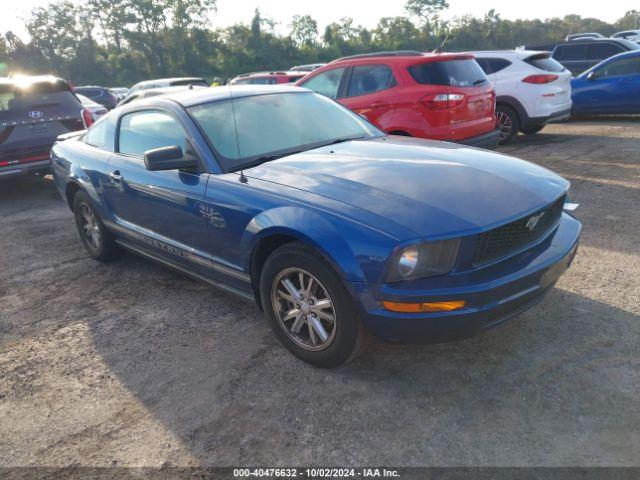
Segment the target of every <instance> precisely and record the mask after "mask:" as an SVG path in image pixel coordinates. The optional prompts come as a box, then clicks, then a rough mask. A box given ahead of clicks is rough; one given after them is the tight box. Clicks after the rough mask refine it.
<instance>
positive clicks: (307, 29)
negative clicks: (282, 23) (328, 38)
mask: <svg viewBox="0 0 640 480" xmlns="http://www.w3.org/2000/svg"><path fill="white" fill-rule="evenodd" d="M289 28H291V38H293V40H294V42H296V45H298V46H302V45H306V46H308V47H311V46H313V45H315V43H316V40H317V38H318V22H316V21H315V20H314V19H313V18H311V16H310V15H303V16H300V15H294V16H293V20H292V21H291V23H290V24H289Z"/></svg>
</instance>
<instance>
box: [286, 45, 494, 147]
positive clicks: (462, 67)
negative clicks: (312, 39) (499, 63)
mask: <svg viewBox="0 0 640 480" xmlns="http://www.w3.org/2000/svg"><path fill="white" fill-rule="evenodd" d="M296 85H298V86H301V87H305V88H309V89H311V90H314V91H316V92H318V93H322V94H324V95H327V96H328V97H331V98H333V99H336V100H338V101H339V102H340V103H342V104H343V105H344V106H346V107H348V108H350V109H351V110H353V111H354V112H356V113H359V114H361V115H363V116H365V117H366V118H367V119H368V120H369V121H371V122H372V123H374V124H375V125H376V126H378V127H379V128H380V129H382V130H384V131H385V132H387V133H389V134H396V135H408V136H412V137H421V138H431V139H436V140H446V141H453V142H458V143H464V144H467V145H473V146H477V147H483V148H494V147H495V146H496V145H497V144H498V139H499V130H498V129H496V116H495V113H496V112H495V93H494V90H493V86H492V85H491V83H490V82H489V80H488V79H487V77H486V75H485V74H484V72H483V70H482V69H481V68H480V66H479V65H478V64H477V63H476V61H475V60H474V57H473V55H471V54H466V53H421V52H414V51H401V52H380V53H371V54H364V55H354V56H351V57H344V58H340V59H338V60H334V61H333V62H331V63H329V64H327V65H326V66H324V67H322V68H319V69H317V70H315V71H314V72H311V73H310V74H309V75H307V76H306V77H304V78H303V79H302V80H300V81H298V82H297V83H296Z"/></svg>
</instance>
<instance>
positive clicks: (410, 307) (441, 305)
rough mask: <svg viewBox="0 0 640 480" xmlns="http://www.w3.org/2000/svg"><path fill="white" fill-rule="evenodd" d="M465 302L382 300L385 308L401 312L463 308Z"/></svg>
mask: <svg viewBox="0 0 640 480" xmlns="http://www.w3.org/2000/svg"><path fill="white" fill-rule="evenodd" d="M465 304H466V302H465V301H464V300H453V301H450V302H425V303H398V302H382V305H384V308H385V309H387V310H389V311H391V312H400V313H424V312H450V311H452V310H459V309H461V308H462V307H464V306H465Z"/></svg>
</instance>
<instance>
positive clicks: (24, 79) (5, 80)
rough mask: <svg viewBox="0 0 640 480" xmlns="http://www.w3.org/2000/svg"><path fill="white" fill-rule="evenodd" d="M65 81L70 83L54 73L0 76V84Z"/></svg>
mask: <svg viewBox="0 0 640 480" xmlns="http://www.w3.org/2000/svg"><path fill="white" fill-rule="evenodd" d="M45 82H51V83H57V82H59V83H65V84H67V85H68V84H69V83H68V82H67V81H66V80H65V79H64V78H60V77H54V76H53V75H16V76H15V77H0V85H17V86H20V85H25V86H26V85H28V84H31V83H45Z"/></svg>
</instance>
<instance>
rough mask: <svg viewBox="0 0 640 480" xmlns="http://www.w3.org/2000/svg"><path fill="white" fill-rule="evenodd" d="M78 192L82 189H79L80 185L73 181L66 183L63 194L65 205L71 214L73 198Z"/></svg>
mask: <svg viewBox="0 0 640 480" xmlns="http://www.w3.org/2000/svg"><path fill="white" fill-rule="evenodd" d="M80 190H82V187H80V185H79V184H78V183H77V182H74V181H70V182H69V183H67V186H66V188H65V192H64V193H65V195H66V198H67V205H68V206H69V208H70V209H71V211H72V212H73V198H74V197H75V196H76V193H78V192H79V191H80Z"/></svg>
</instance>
